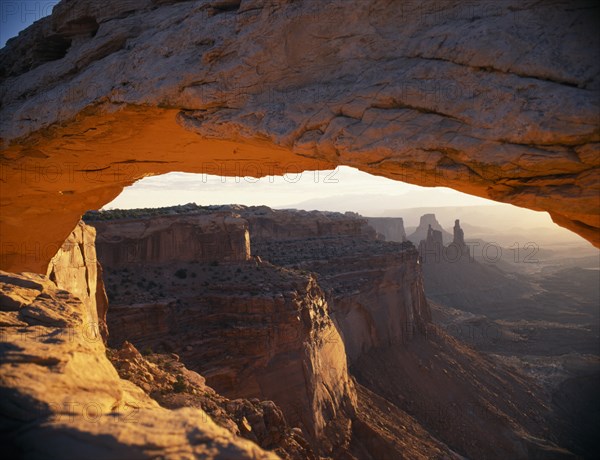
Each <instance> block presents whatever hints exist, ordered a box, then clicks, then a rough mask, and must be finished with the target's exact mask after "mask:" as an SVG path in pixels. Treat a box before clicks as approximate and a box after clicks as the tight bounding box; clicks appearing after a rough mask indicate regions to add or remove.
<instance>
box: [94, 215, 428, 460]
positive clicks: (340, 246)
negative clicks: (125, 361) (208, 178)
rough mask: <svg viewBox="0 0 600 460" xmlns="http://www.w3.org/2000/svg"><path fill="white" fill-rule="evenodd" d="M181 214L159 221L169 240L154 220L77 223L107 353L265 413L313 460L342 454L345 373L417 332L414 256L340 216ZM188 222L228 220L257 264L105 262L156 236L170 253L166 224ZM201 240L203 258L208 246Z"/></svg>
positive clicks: (421, 307) (420, 306)
mask: <svg viewBox="0 0 600 460" xmlns="http://www.w3.org/2000/svg"><path fill="white" fill-rule="evenodd" d="M174 209H179V208H178V207H176V208H174ZM135 212H137V211H133V212H132V213H133V214H135ZM190 212H191V213H192V214H189V215H180V216H172V217H169V222H170V223H171V224H170V225H169V226H164V225H157V224H154V223H152V221H154V220H156V221H157V222H158V223H161V222H163V220H164V219H165V218H164V217H162V216H159V217H141V218H139V219H132V218H131V217H130V216H128V215H125V216H124V218H123V219H116V218H115V219H112V218H111V212H110V211H109V212H104V213H101V215H103V216H106V219H107V220H92V221H90V223H91V224H93V225H95V226H96V227H97V231H98V240H99V241H100V242H101V243H100V244H99V250H98V253H99V257H100V259H101V261H102V263H103V265H104V266H105V267H106V273H107V277H106V284H107V286H108V292H109V296H110V298H111V311H110V314H109V316H108V324H109V329H110V332H111V336H110V337H111V339H110V340H111V341H110V344H111V345H112V346H116V347H118V346H120V344H121V343H122V342H123V341H124V340H129V341H131V342H133V343H134V344H135V345H136V346H137V347H139V348H140V349H142V350H143V349H146V348H148V349H163V350H166V351H172V352H176V353H177V354H178V355H180V356H181V359H182V360H183V361H184V362H185V363H186V365H187V366H188V367H189V368H191V369H193V370H196V371H198V372H200V373H201V374H202V375H203V376H204V377H205V378H206V379H207V382H208V383H209V384H210V385H211V386H213V387H214V388H215V389H217V390H218V391H219V392H221V393H222V394H224V395H225V396H228V397H231V398H236V397H243V398H256V397H259V398H267V399H272V400H273V401H275V402H276V403H277V404H278V405H279V406H280V407H281V408H282V410H283V411H284V414H285V415H286V418H288V420H290V422H291V423H294V424H298V425H299V426H301V427H302V428H303V430H304V431H305V433H306V434H307V436H308V437H309V438H310V439H312V440H313V443H316V444H318V445H319V450H320V451H321V452H325V453H327V452H332V451H333V450H335V448H339V447H340V446H344V445H347V444H348V442H349V439H350V432H349V431H348V430H349V427H350V425H348V421H349V420H350V419H351V418H352V417H353V414H354V407H355V405H356V396H355V391H354V388H353V385H352V384H351V382H350V380H349V377H348V373H347V362H352V361H354V360H356V359H358V358H359V357H360V355H361V354H362V353H365V352H367V351H369V350H371V349H373V348H375V347H383V346H389V345H392V344H402V343H405V342H407V341H410V340H411V339H412V338H413V336H414V335H415V334H419V333H423V332H424V330H425V328H426V325H427V323H428V322H429V320H430V313H429V307H428V305H427V301H426V299H425V297H424V291H423V285H422V280H421V272H420V267H419V265H418V263H417V260H418V253H417V251H416V250H415V249H414V247H413V246H412V245H411V244H410V243H393V242H385V241H381V240H378V239H377V235H376V232H375V230H374V229H373V228H372V227H371V226H369V225H368V222H367V220H366V219H364V218H362V217H360V216H358V215H356V214H352V213H347V214H346V215H344V214H340V213H329V212H318V211H313V212H305V211H295V210H281V211H278V210H272V209H270V208H268V207H265V206H260V207H245V206H214V207H207V208H201V207H196V208H195V209H191V210H190ZM195 213H209V214H205V215H204V216H203V219H204V220H203V221H202V222H206V221H210V219H211V216H212V214H210V213H215V215H223V214H227V213H229V214H231V215H232V216H237V217H231V219H237V220H239V221H240V222H241V223H243V225H242V224H240V226H241V227H242V228H244V229H247V231H248V232H249V235H250V245H251V248H252V253H253V254H254V255H255V256H259V257H258V258H256V259H251V260H248V261H242V262H238V261H235V260H229V261H224V260H222V259H221V262H219V263H214V262H211V263H209V261H208V260H205V259H204V258H203V257H202V251H197V254H198V257H197V259H194V257H193V255H192V254H193V253H194V251H190V253H189V254H186V257H185V258H184V259H183V260H181V261H175V258H174V257H170V258H168V259H165V260H164V261H163V262H164V263H162V264H150V265H147V264H143V263H142V261H143V260H145V257H146V256H145V253H144V252H141V253H140V256H139V258H136V257H130V258H129V259H128V260H127V264H126V265H123V264H122V263H121V262H120V261H121V260H122V259H117V258H115V257H114V254H121V253H123V252H124V248H123V247H122V245H123V244H124V242H125V241H126V239H125V238H122V237H123V236H125V235H128V234H129V229H130V228H136V227H142V226H143V227H144V228H150V229H155V230H156V231H153V233H152V234H153V238H154V239H156V240H157V241H162V240H163V239H164V236H161V233H162V232H164V233H167V235H168V238H170V239H175V240H179V239H181V240H184V238H182V237H181V236H180V235H179V234H178V232H181V234H182V235H183V234H187V230H186V229H185V227H183V226H180V225H178V224H176V222H177V221H178V220H181V221H182V222H187V223H189V222H192V221H193V219H196V216H195V215H194V214H195ZM115 214H116V213H115ZM102 219H104V217H102ZM198 222H200V221H198ZM207 228H208V229H209V232H208V233H207V234H206V235H205V236H204V237H203V238H202V241H204V242H205V243H206V244H208V241H209V240H210V238H211V237H213V234H212V233H210V227H207ZM203 230H204V227H202V226H199V227H198V228H197V232H198V233H201V232H202V231H203ZM145 234H146V233H145ZM145 234H144V235H145ZM130 256H131V254H130ZM261 259H262V260H261ZM117 260H118V261H119V262H118V263H115V261H117ZM273 264H274V265H273ZM309 273H316V276H317V277H318V278H314V277H313V276H312V275H309ZM324 291H325V292H324ZM340 334H341V337H340Z"/></svg>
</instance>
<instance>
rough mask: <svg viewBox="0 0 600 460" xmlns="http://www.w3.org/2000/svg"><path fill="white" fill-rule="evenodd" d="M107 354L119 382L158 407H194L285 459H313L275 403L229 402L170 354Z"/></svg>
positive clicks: (127, 348)
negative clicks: (131, 386) (127, 383)
mask: <svg viewBox="0 0 600 460" xmlns="http://www.w3.org/2000/svg"><path fill="white" fill-rule="evenodd" d="M107 354H108V357H109V359H110V360H111V362H112V363H113V364H114V366H115V368H116V369H117V371H118V372H119V375H120V376H121V378H123V379H126V380H129V381H130V382H132V383H135V384H136V385H137V386H139V387H140V388H142V389H143V390H144V392H145V393H146V394H148V395H149V396H151V397H152V398H153V399H155V400H156V401H157V402H158V403H159V404H160V405H161V406H163V407H166V408H168V409H179V408H182V407H198V408H200V409H202V410H204V411H206V413H207V414H208V415H209V417H210V418H211V419H212V420H214V422H215V423H216V424H217V425H219V426H222V427H223V428H225V429H227V430H228V431H230V432H232V433H233V434H235V435H236V436H242V437H245V438H246V439H250V440H251V441H253V442H255V443H257V444H259V445H260V446H261V447H263V448H265V449H268V450H274V451H275V452H276V453H277V454H278V455H279V456H280V457H281V458H283V459H286V460H287V459H290V460H292V459H293V460H306V459H309V460H310V459H314V458H315V454H314V453H313V452H312V450H311V449H310V446H309V445H308V443H307V441H306V440H305V439H304V437H303V436H302V433H301V432H300V430H298V429H292V428H291V427H289V426H288V425H287V423H286V421H285V418H284V416H283V413H282V412H281V409H280V408H279V407H277V405H275V403H273V401H259V400H257V399H253V400H252V401H249V400H247V399H235V400H231V399H227V398H225V397H223V396H221V395H220V394H218V393H217V392H215V391H214V390H213V389H212V388H211V387H209V386H207V385H206V383H205V379H204V377H202V376H201V375H199V374H197V373H196V372H193V371H190V370H188V369H187V368H186V367H185V365H183V363H181V362H180V361H179V356H178V355H176V354H173V353H170V354H155V353H153V354H147V355H145V356H142V354H141V353H140V352H139V351H138V350H137V349H136V348H135V347H134V346H133V345H132V344H130V343H129V342H125V343H124V344H123V346H122V347H121V349H119V350H109V351H108V353H107Z"/></svg>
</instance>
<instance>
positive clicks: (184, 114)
mask: <svg viewBox="0 0 600 460" xmlns="http://www.w3.org/2000/svg"><path fill="white" fill-rule="evenodd" d="M598 8H599V7H598V5H597V4H595V3H594V2H593V1H591V0H589V1H588V0H577V1H575V2H572V1H567V0H561V1H556V2H537V1H533V0H530V1H526V2H522V1H520V0H509V1H504V2H501V3H498V2H494V1H483V2H478V3H476V4H473V3H464V2H447V3H444V4H443V5H441V4H440V3H439V2H438V1H437V0H428V1H424V2H409V3H402V5H396V4H395V3H391V2H389V1H387V0H367V1H360V2H354V3H353V4H352V7H348V4H347V2H345V1H335V2H322V1H319V0H306V1H303V2H295V1H288V0H277V1H270V2H261V1H256V0H239V1H238V0H236V1H227V2H221V1H215V0H200V1H195V2H174V1H161V2H157V1H151V0H138V1H128V2H122V1H120V0H111V1H108V2H104V3H103V7H102V8H100V7H98V6H97V5H96V3H94V2H91V1H89V0H73V1H66V0H63V1H61V2H60V3H59V4H58V5H57V6H56V7H55V9H54V10H53V14H52V16H50V17H48V18H44V19H42V20H41V21H39V22H37V23H36V24H34V25H33V26H31V27H30V28H28V29H27V30H25V31H24V32H22V33H21V34H20V35H19V37H17V38H15V39H13V40H11V41H10V42H9V43H8V45H7V46H6V47H5V48H4V49H3V50H2V51H1V52H0V62H1V67H2V68H3V69H4V71H3V74H2V82H1V83H0V98H1V109H0V117H1V119H2V128H1V134H0V137H1V138H2V181H1V182H0V184H1V186H2V202H1V211H2V219H1V222H0V224H1V229H0V230H1V231H0V234H1V235H2V248H1V251H2V261H1V264H2V265H1V266H2V267H3V268H5V269H10V270H14V271H21V270H31V271H37V272H39V273H45V271H46V265H47V263H48V261H49V259H50V258H51V257H52V255H53V254H54V251H44V249H45V248H46V247H47V246H48V245H53V246H54V247H55V248H56V247H58V246H60V245H61V244H62V242H63V241H64V239H65V238H66V237H67V235H68V234H69V232H70V231H71V229H72V228H73V225H74V224H75V223H76V222H77V220H78V219H79V217H80V216H81V214H82V213H83V212H84V211H85V210H87V209H98V208H100V207H101V206H102V205H103V204H105V203H106V202H108V201H110V200H111V199H112V198H114V197H115V196H116V195H118V193H119V192H120V191H121V189H122V187H123V186H124V185H128V184H131V183H132V182H134V181H135V180H137V179H139V178H141V177H144V176H146V175H149V174H160V173H165V172H168V171H173V170H178V171H190V172H200V173H207V172H210V173H216V174H219V173H220V174H224V175H240V176H245V175H250V176H263V175H267V174H272V173H282V172H291V171H301V170H304V169H325V168H327V167H331V166H332V165H342V164H343V165H350V166H355V167H357V168H360V169H362V170H363V171H367V172H371V173H373V174H379V175H383V176H386V177H389V178H392V179H396V180H403V181H407V182H411V183H415V184H420V185H427V186H433V185H439V186H447V187H453V188H455V189H457V190H461V191H464V192H467V193H471V194H474V195H478V196H482V197H487V198H491V199H494V200H498V201H504V202H509V203H513V204H516V205H519V206H524V207H529V208H531V209H536V210H546V211H548V212H550V214H551V216H552V218H553V219H554V220H555V221H556V222H557V223H558V224H560V225H563V226H565V227H567V228H570V229H572V230H573V231H575V232H577V233H579V234H580V235H582V236H584V237H586V238H587V239H589V240H590V241H593V242H594V243H595V244H599V240H598V235H599V234H600V233H599V232H598V229H599V228H600V221H599V219H600V206H599V205H598V193H599V189H598V187H599V185H598V184H599V183H600V181H599V169H598V166H599V162H600V160H599V159H600V154H599V145H600V142H599V140H600V135H599V131H598V112H599V106H598V92H599V90H600V71H599V64H598V59H597V56H598V54H600V53H599V40H600V39H599V37H598V35H597V34H596V33H595V30H596V25H597V20H598ZM100 75H101V76H102V78H99V76H100ZM58 210H60V213H59V212H58ZM59 215H60V217H58V216H59ZM48 222H51V223H52V225H47V223H48ZM34 251H37V252H38V254H35V255H34V254H32V253H33V252H34Z"/></svg>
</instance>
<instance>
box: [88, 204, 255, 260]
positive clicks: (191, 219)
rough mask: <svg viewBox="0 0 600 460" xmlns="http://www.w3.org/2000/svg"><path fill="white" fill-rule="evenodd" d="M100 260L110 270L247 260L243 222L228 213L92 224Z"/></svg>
mask: <svg viewBox="0 0 600 460" xmlns="http://www.w3.org/2000/svg"><path fill="white" fill-rule="evenodd" d="M93 225H94V227H96V228H97V229H98V238H97V241H96V247H97V251H98V256H99V257H100V259H101V260H102V261H103V262H104V263H105V264H106V265H107V266H110V267H111V268H117V267H128V266H131V265H135V264H152V265H160V264H168V263H170V262H188V261H196V262H197V261H204V262H219V261H244V260H248V259H249V258H250V239H249V234H248V229H247V224H246V222H245V221H243V220H241V219H238V218H236V217H235V216H233V215H232V214H231V213H221V214H219V213H214V214H211V215H187V216H161V217H156V218H152V219H139V220H116V221H114V222H109V223H107V222H102V221H94V222H93Z"/></svg>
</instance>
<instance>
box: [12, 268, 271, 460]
mask: <svg viewBox="0 0 600 460" xmlns="http://www.w3.org/2000/svg"><path fill="white" fill-rule="evenodd" d="M0 289H1V293H2V296H1V299H0V310H1V311H0V314H1V329H0V334H1V338H2V341H1V342H0V356H1V358H2V360H1V365H0V366H1V369H0V371H1V372H0V393H1V395H2V397H1V398H0V401H1V403H0V428H1V433H2V445H3V448H4V451H5V454H7V455H9V456H11V457H13V458H29V459H42V458H43V459H64V458H73V456H74V455H76V456H77V457H78V458H80V457H87V458H95V459H115V460H117V459H119V460H120V459H123V458H139V459H151V458H156V457H157V456H164V457H165V458H231V459H234V458H249V459H250V458H252V459H256V458H261V459H263V458H264V459H267V458H272V459H275V458H278V457H277V456H276V455H275V454H272V453H268V452H266V451H264V450H262V449H261V448H259V447H258V446H257V445H256V444H254V443H252V442H251V441H248V440H244V439H242V438H239V437H237V436H235V435H234V434H232V433H231V432H230V431H228V430H226V429H225V428H221V427H219V426H218V425H217V424H215V423H214V422H213V421H212V420H211V419H210V417H209V416H208V415H207V414H206V412H205V411H203V410H202V409H199V408H182V409H178V410H168V409H165V408H162V407H160V406H159V405H158V403H157V402H156V401H154V400H153V399H151V398H150V397H149V396H147V395H146V394H145V393H144V392H143V391H142V390H141V389H140V388H139V387H137V386H136V385H134V384H132V383H131V382H128V381H126V380H122V379H121V378H120V377H119V375H118V374H117V371H116V370H115V368H114V367H113V365H112V364H111V363H110V361H109V360H108V359H107V357H106V354H105V353H106V349H105V348H104V344H103V343H102V340H101V339H99V338H98V337H97V336H95V335H93V334H92V335H90V331H89V329H87V328H86V323H85V319H86V306H85V305H84V304H83V303H82V302H81V301H80V300H79V299H78V298H76V297H74V296H73V295H71V294H70V293H68V292H67V291H64V290H61V289H58V288H57V287H56V285H55V284H54V283H53V282H52V281H50V280H49V279H48V278H46V277H44V276H40V275H33V274H22V275H15V274H10V273H6V272H0ZM15 304H18V305H19V307H18V308H15Z"/></svg>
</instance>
